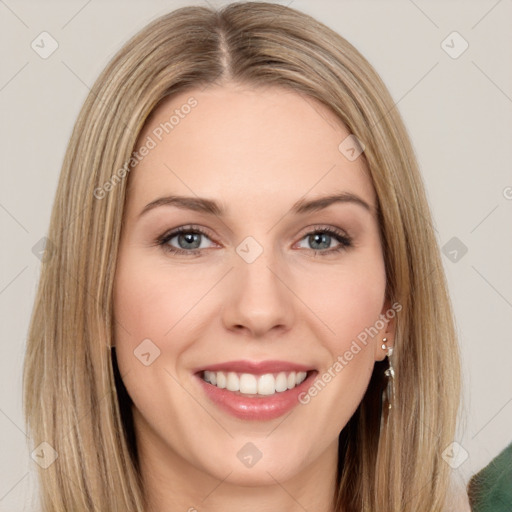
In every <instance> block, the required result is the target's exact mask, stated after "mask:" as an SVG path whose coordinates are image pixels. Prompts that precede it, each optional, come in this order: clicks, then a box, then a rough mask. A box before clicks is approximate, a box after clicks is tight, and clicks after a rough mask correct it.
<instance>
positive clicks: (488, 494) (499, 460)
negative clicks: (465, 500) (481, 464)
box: [468, 444, 512, 512]
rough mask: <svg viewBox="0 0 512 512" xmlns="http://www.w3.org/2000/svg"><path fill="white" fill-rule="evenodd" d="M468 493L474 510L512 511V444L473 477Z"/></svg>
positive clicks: (475, 511)
mask: <svg viewBox="0 0 512 512" xmlns="http://www.w3.org/2000/svg"><path fill="white" fill-rule="evenodd" d="M468 495H469V501H470V503H471V510H472V511H473V512H512V444H510V445H508V446H507V447H506V448H505V449H504V450H503V451H502V452H501V453H500V454H499V455H498V456H497V457H496V458H495V459H493V460H492V461H491V462H490V463H489V464H488V465H487V466H486V467H485V468H483V469H481V470H480V471H479V472H478V473H477V474H476V475H473V476H472V477H471V480H470V481H469V484H468Z"/></svg>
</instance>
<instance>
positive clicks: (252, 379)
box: [200, 370, 312, 397]
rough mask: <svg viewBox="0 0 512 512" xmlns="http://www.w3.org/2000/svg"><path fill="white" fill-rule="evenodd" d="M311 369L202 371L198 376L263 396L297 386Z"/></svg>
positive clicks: (209, 382)
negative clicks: (254, 371) (306, 370)
mask: <svg viewBox="0 0 512 512" xmlns="http://www.w3.org/2000/svg"><path fill="white" fill-rule="evenodd" d="M311 373H312V371H308V372H305V371H298V372H295V371H290V372H284V371H283V372H278V373H264V374H261V375H256V374H253V373H238V372H224V371H208V370H205V371H202V372H200V377H201V378H202V379H203V380H204V381H205V382H207V383H208V384H211V385H212V386H215V387H217V388H219V389H226V390H228V391H232V392H233V393H235V394H238V395H242V396H248V397H263V396H269V395H274V394H276V393H277V394H279V393H283V392H285V391H288V390H290V389H293V388H295V387H297V386H298V385H299V384H301V383H302V382H304V380H305V379H306V378H307V377H308V376H309V375H310V374H311Z"/></svg>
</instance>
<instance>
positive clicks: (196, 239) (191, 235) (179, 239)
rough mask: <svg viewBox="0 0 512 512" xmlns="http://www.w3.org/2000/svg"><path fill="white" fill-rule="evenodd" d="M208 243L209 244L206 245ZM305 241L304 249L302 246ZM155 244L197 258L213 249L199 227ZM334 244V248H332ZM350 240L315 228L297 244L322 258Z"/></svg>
mask: <svg viewBox="0 0 512 512" xmlns="http://www.w3.org/2000/svg"><path fill="white" fill-rule="evenodd" d="M208 241H210V242H211V244H210V245H209V244H208ZM304 241H305V244H306V245H307V246H306V247H305V246H304V245H303V244H304ZM156 244H157V245H159V246H162V248H163V249H164V250H165V251H167V252H170V253H172V254H182V255H186V256H199V255H200V254H201V252H202V251H203V250H204V249H208V248H209V247H214V246H215V243H214V242H212V240H211V238H210V237H209V236H208V234H207V233H206V232H205V231H204V230H203V229H202V228H201V227H200V226H180V227H179V228H176V229H173V230H172V231H170V232H167V233H164V234H163V235H162V236H161V237H160V238H159V239H158V240H157V241H156ZM333 244H334V246H333ZM352 245H353V244H352V240H351V238H350V237H349V236H347V235H346V234H345V233H344V232H342V231H341V230H338V229H335V228H332V227H315V229H314V230H313V231H310V232H309V233H307V234H306V236H304V237H303V238H302V239H301V240H300V242H299V248H301V249H309V250H311V251H314V253H315V255H316V254H320V255H322V256H324V255H329V254H333V253H338V252H340V251H343V250H346V249H348V248H349V247H352Z"/></svg>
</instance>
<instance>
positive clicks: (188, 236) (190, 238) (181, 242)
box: [158, 226, 208, 255]
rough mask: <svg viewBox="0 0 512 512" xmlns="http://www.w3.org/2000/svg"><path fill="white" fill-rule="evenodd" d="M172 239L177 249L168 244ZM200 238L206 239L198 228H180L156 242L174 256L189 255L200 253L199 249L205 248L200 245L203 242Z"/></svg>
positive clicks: (205, 235) (204, 234)
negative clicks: (174, 240)
mask: <svg viewBox="0 0 512 512" xmlns="http://www.w3.org/2000/svg"><path fill="white" fill-rule="evenodd" d="M174 238H176V243H177V244H178V247H175V246H174V245H171V244H170V242H171V241H172V240H173V239H174ZM201 238H208V236H207V234H206V233H205V232H204V231H203V230H202V229H200V228H198V227H194V228H192V227H190V226H180V227H179V228H177V229H175V230H173V231H172V232H171V233H168V234H166V235H164V236H163V237H162V238H161V239H160V240H158V244H159V245H162V246H163V247H164V249H165V250H166V251H169V252H172V253H175V254H189V255H191V254H196V253H198V252H200V251H201V249H206V248H207V246H205V245H204V244H203V243H202V242H203V240H201Z"/></svg>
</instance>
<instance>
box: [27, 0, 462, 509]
mask: <svg viewBox="0 0 512 512" xmlns="http://www.w3.org/2000/svg"><path fill="white" fill-rule="evenodd" d="M49 239H50V240H51V242H52V244H53V246H55V251H54V254H53V255H52V257H51V258H50V257H48V258H47V261H46V263H45V266H44V269H43V271H42V275H41V282H40V286H39V291H38V296H37V298H36V304H35V308H34V313H33V319H32V324H31V328H30V333H29V341H28V347H27V356H26V365H25V380H24V390H25V391H24V392H25V397H24V398H25V414H26V418H27V424H28V428H29V430H30V432H31V433H32V437H33V439H34V443H35V445H36V446H37V445H39V444H40V443H41V442H46V443H48V445H50V446H51V448H52V449H53V450H55V454H56V457H57V458H56V459H55V460H54V461H53V462H52V463H51V464H48V465H47V467H46V468H45V469H41V471H40V478H41V502H42V509H43V510H44V511H63V510H73V511H92V510H105V511H107V510H108V511H115V510H123V511H136V510H144V511H155V512H159V511H163V510H166V511H167V510H199V511H200V510H209V511H217V510H234V509H244V508H248V507H249V508H250V510H290V511H292V510H303V509H306V510H318V511H329V512H331V511H342V512H349V511H363V510H364V511H375V510H386V511H415V512H426V511H429V512H430V511H441V510H454V507H453V501H450V500H451V497H450V492H449V471H450V467H449V466H448V464H447V463H446V462H445V461H444V460H443V457H442V454H443V452H444V450H445V449H446V448H447V447H448V446H449V445H450V443H451V442H452V441H453V435H454V431H455V422H456V415H457V409H458V405H459V386H460V383H459V379H460V377H459V359H458V349H457V342H456V337H455V331H454V325H453V319H452V312H451V306H450V302H449V298H448V294H447V288H446V282H445V278H444V274H443V268H442V264H441V261H440V257H439V250H438V246H437V242H436V238H435V236H434V233H433V229H432V226H431V215H430V212H429V208H428V205H427V201H426V198H425V193H424V189H423V185H422V181H421V177H420V174H419V171H418V167H417V164H416V161H415V157H414V154H413V150H412V148H411V144H410V142H409V140H408V137H407V133H406V130H405V128H404V126H403V123H402V121H401V118H400V116H399V114H398V112H397V110H396V108H394V104H393V101H392V99H391V97H390V95H389V93H388V92H387V90H386V88H385V86H384V85H383V83H382V81H381V80H380V78H379V77H378V75H377V74H376V72H375V71H374V70H373V68H372V67H371V66H370V64H369V63H368V62H367V61H366V60H365V59H364V58H363V57H362V56H361V54H360V53H359V52H358V51H357V50H356V49H355V48H354V47H353V46H351V45H350V44H349V43H348V42H347V41H346V40H344V39H343V38H342V37H340V36H339V35H337V34H336V33H334V32H333V31H332V30H330V29H328V28H327V27H325V26H324V25H322V24H320V23H319V22H317V21H315V20H314V19H312V18H310V17H309V16H306V15H304V14H302V13H300V12H298V11H296V10H293V9H291V8H286V7H283V6H280V5H274V4H267V3H259V2H258V3H242V4H232V5H228V6H227V7H225V8H224V9H222V10H221V11H220V12H216V11H214V10H210V9H207V8H203V7H190V8H183V9H179V10H177V11H175V12H172V13H170V14H168V15H166V16H163V17H161V18H160V19H158V20H156V21H154V22H153V23H151V24H150V25H149V26H147V27H146V28H144V29H143V30H142V31H141V32H139V33H138V34H137V35H136V36H135V37H134V38H132V39H131V40H130V41H129V42H128V43H127V44H126V45H125V46H124V47H123V48H122V49H121V50H120V51H119V52H118V54H117V55H116V56H115V57H114V59H113V60H112V61H111V62H110V63H109V65H108V66H107V68H106V69H105V70H104V71H103V73H102V74H101V76H100V77H99V78H98V80H97V82H96V84H95V85H94V87H93V89H92V91H91V93H90V95H89V97H88V98H87V100H86V103H85V105H84V107H83V109H82V112H81V113H80V115H79V118H78V120H77V122H76V125H75V129H74V132H73V135H72V138H71V141H70V144H69V148H68V151H67V154H66V157H65V162H64V166H63V170H62V174H61V179H60V182H59V187H58V190H57V196H56V201H55V205H54V209H53V213H52V218H51V226H50V230H49ZM440 390H442V392H440ZM45 446H46V445H45ZM52 453H53V452H52Z"/></svg>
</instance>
